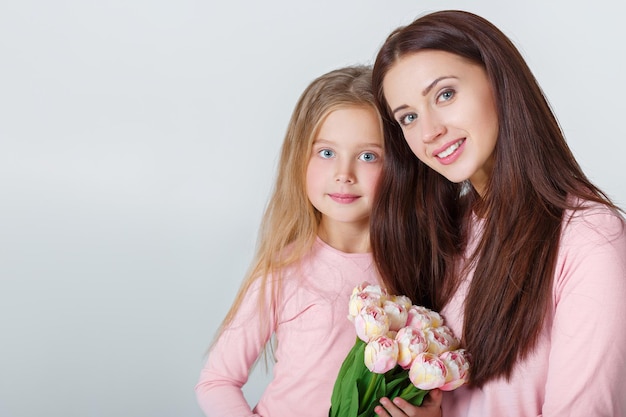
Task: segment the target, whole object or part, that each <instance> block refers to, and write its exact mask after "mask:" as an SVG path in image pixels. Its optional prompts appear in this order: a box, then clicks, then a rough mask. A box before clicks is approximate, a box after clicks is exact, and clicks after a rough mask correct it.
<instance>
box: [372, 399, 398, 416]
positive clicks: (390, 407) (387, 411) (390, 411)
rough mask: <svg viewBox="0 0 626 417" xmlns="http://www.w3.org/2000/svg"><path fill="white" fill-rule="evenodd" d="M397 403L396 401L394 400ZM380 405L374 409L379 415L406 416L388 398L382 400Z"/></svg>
mask: <svg viewBox="0 0 626 417" xmlns="http://www.w3.org/2000/svg"><path fill="white" fill-rule="evenodd" d="M394 401H395V400H394ZM380 405H381V406H382V407H381V406H378V407H376V408H375V409H374V411H375V412H376V414H377V415H379V416H385V417H403V416H405V414H404V413H403V412H402V410H401V409H400V408H398V407H397V406H396V405H394V403H392V402H391V400H390V399H389V398H387V397H383V398H381V399H380Z"/></svg>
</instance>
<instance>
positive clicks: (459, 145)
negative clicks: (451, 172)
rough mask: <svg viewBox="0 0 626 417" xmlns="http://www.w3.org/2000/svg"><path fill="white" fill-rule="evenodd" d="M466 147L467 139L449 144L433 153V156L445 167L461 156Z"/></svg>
mask: <svg viewBox="0 0 626 417" xmlns="http://www.w3.org/2000/svg"><path fill="white" fill-rule="evenodd" d="M464 145H465V138H462V139H458V140H456V141H454V142H449V143H447V144H446V145H445V146H442V147H441V148H439V149H437V150H436V151H435V152H433V155H434V156H435V157H436V158H437V159H438V160H439V162H441V163H442V164H444V165H448V164H451V163H452V162H454V161H456V160H457V158H458V157H459V156H460V155H461V153H462V151H463V148H464Z"/></svg>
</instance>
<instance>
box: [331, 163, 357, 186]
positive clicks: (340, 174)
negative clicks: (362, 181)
mask: <svg viewBox="0 0 626 417" xmlns="http://www.w3.org/2000/svg"><path fill="white" fill-rule="evenodd" d="M337 168H338V170H337V173H336V174H335V182H339V183H348V184H351V183H353V182H354V170H353V169H352V166H351V164H349V163H343V164H339V166H338V167H337Z"/></svg>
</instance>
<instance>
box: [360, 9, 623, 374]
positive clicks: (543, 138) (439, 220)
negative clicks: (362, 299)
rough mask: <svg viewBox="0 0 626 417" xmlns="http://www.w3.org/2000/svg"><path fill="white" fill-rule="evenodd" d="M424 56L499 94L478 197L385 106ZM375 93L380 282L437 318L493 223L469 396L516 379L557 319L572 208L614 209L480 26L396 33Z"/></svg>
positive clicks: (448, 16) (477, 296) (471, 329)
mask: <svg viewBox="0 0 626 417" xmlns="http://www.w3.org/2000/svg"><path fill="white" fill-rule="evenodd" d="M424 49H430V50H440V51H447V52H450V53H453V54H456V55H458V56H461V57H463V58H465V59H467V60H469V61H470V62H473V63H476V64H478V65H480V66H482V68H483V69H484V70H485V72H486V74H487V76H488V79H489V81H490V84H491V86H492V90H493V92H494V97H495V101H496V107H497V114H498V121H499V132H498V139H497V143H496V147H495V150H494V167H493V172H492V174H491V177H490V179H489V181H488V184H487V187H486V191H485V193H484V195H483V196H482V197H481V196H479V195H478V193H477V192H476V191H475V190H474V189H473V188H472V187H471V184H470V183H469V182H467V181H466V182H464V183H460V184H454V183H451V182H449V181H448V180H447V179H446V178H444V177H443V176H441V175H440V174H438V173H437V172H435V171H434V170H432V169H430V168H429V167H427V166H426V165H425V164H423V163H422V162H421V161H420V160H419V159H417V157H416V156H415V155H414V154H413V153H412V152H411V150H410V148H409V147H408V145H407V143H406V141H405V140H404V137H403V134H402V131H401V129H400V127H399V125H398V123H397V122H396V121H395V120H394V119H393V117H392V115H391V112H390V109H389V106H388V104H387V102H386V101H385V96H384V94H383V80H384V78H385V75H386V74H387V72H388V71H389V69H390V68H391V67H393V65H394V64H395V63H396V61H397V60H398V59H399V58H400V57H402V56H405V55H406V54H411V53H415V52H417V51H420V50H424ZM373 87H374V91H375V93H376V95H377V101H378V105H379V108H380V110H381V113H382V117H383V127H384V131H385V161H384V164H383V172H382V174H381V178H380V183H379V188H378V192H377V200H376V202H375V204H374V207H373V212H372V216H371V239H372V248H373V252H374V258H375V260H376V262H377V265H378V268H379V270H380V272H381V275H382V279H383V282H385V284H386V285H387V287H388V288H389V290H390V291H393V292H396V293H401V294H406V295H408V296H410V297H411V298H412V300H413V302H415V303H421V304H423V305H426V306H428V307H430V308H434V309H437V310H440V309H441V308H443V307H444V306H445V305H446V303H447V302H448V301H449V299H450V297H451V295H452V294H453V292H454V291H455V289H456V288H457V287H458V284H459V281H460V280H461V279H462V276H463V275H464V273H462V274H457V272H458V270H459V262H460V260H461V258H462V255H463V253H464V251H465V250H466V246H467V239H468V234H469V231H468V230H467V228H468V227H469V226H468V224H469V221H468V220H469V216H470V215H471V213H472V212H474V213H477V214H478V215H479V216H480V217H482V218H485V219H486V221H485V225H484V229H483V233H482V236H481V238H480V241H479V242H478V246H477V249H476V251H475V252H474V253H473V255H472V257H471V258H470V261H469V262H468V264H467V265H472V264H474V265H476V269H475V273H474V278H473V280H472V283H471V286H470V289H469V292H468V295H467V298H466V300H465V305H464V309H465V310H464V314H465V318H464V323H463V335H462V338H463V343H464V345H465V347H466V348H467V349H468V351H469V352H471V354H472V358H473V361H472V362H473V363H472V377H471V378H472V383H473V384H475V385H478V386H480V385H482V384H483V383H485V382H486V381H488V380H490V379H493V378H497V377H509V376H510V375H511V373H512V370H513V368H514V365H515V363H516V361H518V360H520V359H522V358H524V357H525V356H526V355H528V354H529V352H531V351H532V349H533V347H534V346H535V344H536V342H537V340H538V337H539V334H540V331H541V328H542V326H543V323H544V316H545V314H546V312H547V310H548V308H549V307H550V303H551V288H552V283H553V276H554V269H555V264H556V258H557V252H558V247H559V239H560V231H561V223H562V219H563V213H564V211H565V210H566V209H573V210H576V209H578V207H572V204H571V201H574V200H572V199H570V197H572V196H574V197H580V198H582V199H585V200H591V201H596V202H600V203H602V204H606V205H607V206H610V207H613V208H615V207H614V205H613V204H612V203H611V202H610V201H609V199H608V198H607V197H606V196H605V195H604V194H603V193H602V192H601V191H600V190H599V189H598V188H597V187H595V186H594V185H593V184H592V183H591V182H590V181H589V180H588V179H587V177H586V176H585V175H584V174H583V172H582V170H581V168H580V166H579V165H578V163H577V162H576V160H575V159H574V156H573V154H572V152H571V151H570V149H569V147H568V146H567V144H566V142H565V139H564V137H563V134H562V132H561V129H560V127H559V125H558V122H557V120H556V118H555V116H554V114H553V113H552V111H551V109H550V106H549V105H548V102H547V100H546V98H545V97H544V95H543V93H542V91H541V89H540V87H539V85H538V84H537V81H536V80H535V78H534V76H533V75H532V73H531V71H530V69H529V68H528V66H527V64H526V63H525V62H524V59H523V58H522V56H521V54H520V53H519V51H518V50H517V49H516V47H515V46H514V45H513V43H512V42H511V41H510V40H509V39H508V38H507V37H506V36H505V35H504V34H503V33H502V32H501V31H500V30H499V29H498V28H496V27H495V26H494V25H493V24H491V23H490V22H488V21H487V20H485V19H483V18H481V17H479V16H476V15H474V14H471V13H468V12H463V11H441V12H435V13H431V14H428V15H425V16H423V17H421V18H418V19H417V20H415V21H414V22H413V23H411V24H409V25H407V26H405V27H401V28H398V29H396V30H395V31H394V32H392V33H391V35H389V37H388V38H387V40H386V41H385V43H384V44H383V46H382V48H381V50H380V51H379V53H378V55H377V58H376V61H375V64H374V70H373ZM467 265H466V266H467ZM464 272H467V271H464ZM512 341H513V342H512Z"/></svg>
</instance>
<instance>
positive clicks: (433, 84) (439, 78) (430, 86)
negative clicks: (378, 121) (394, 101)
mask: <svg viewBox="0 0 626 417" xmlns="http://www.w3.org/2000/svg"><path fill="white" fill-rule="evenodd" d="M448 78H455V79H458V78H459V77H456V76H454V75H444V76H443V77H438V78H436V79H435V80H434V81H433V82H432V83H430V84H428V85H427V86H426V88H424V89H423V90H422V96H425V95H426V94H428V93H429V92H430V90H432V89H433V88H434V87H435V86H436V85H437V83H439V82H440V81H443V80H447V79H448ZM407 107H409V106H407V105H406V104H403V105H402V106H399V107H396V108H395V109H393V110H392V112H391V113H392V114H396V113H397V112H399V111H400V110H404V109H406V108H407Z"/></svg>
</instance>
